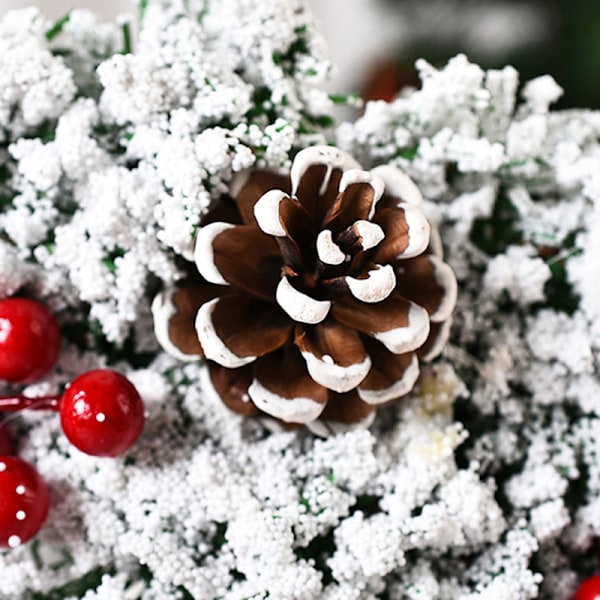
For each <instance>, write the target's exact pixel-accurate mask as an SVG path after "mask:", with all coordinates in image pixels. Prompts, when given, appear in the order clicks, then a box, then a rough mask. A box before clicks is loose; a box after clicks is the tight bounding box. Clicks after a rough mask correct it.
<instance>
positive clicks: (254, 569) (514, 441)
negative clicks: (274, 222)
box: [0, 0, 600, 600]
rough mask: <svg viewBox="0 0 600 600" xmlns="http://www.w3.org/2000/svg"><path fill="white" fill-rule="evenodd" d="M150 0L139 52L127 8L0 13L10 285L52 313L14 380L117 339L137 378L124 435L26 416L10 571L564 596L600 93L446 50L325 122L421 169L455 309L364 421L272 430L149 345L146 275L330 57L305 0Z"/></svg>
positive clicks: (589, 289) (592, 498)
mask: <svg viewBox="0 0 600 600" xmlns="http://www.w3.org/2000/svg"><path fill="white" fill-rule="evenodd" d="M139 9H140V13H141V21H140V31H139V36H138V40H137V42H136V49H135V51H134V52H129V48H128V47H127V45H128V43H129V42H128V41H127V40H128V36H127V35H126V36H125V37H123V34H124V33H127V32H128V31H129V28H130V26H129V24H128V22H126V21H124V22H123V23H122V24H121V25H120V26H117V25H101V24H99V23H97V22H96V21H95V20H94V19H93V18H92V17H91V16H90V15H89V14H88V13H84V12H79V11H74V12H72V13H70V16H69V18H68V19H65V20H63V21H61V22H60V23H58V24H57V25H56V26H54V27H53V26H52V24H51V23H48V22H46V21H45V20H44V18H43V17H42V16H41V14H40V12H39V11H37V10H33V9H32V10H27V11H21V12H17V13H10V14H9V15H8V16H7V17H5V19H4V20H3V21H2V22H1V23H0V82H1V84H2V85H0V90H2V91H1V92H0V125H1V127H0V292H1V295H3V296H8V295H12V294H14V293H25V294H28V295H32V296H35V297H38V298H41V299H42V300H44V301H45V302H46V303H48V304H49V305H50V306H51V308H52V309H53V310H54V311H55V312H56V314H57V316H58V318H59V321H60V324H61V327H62V330H63V335H64V338H65V339H64V344H63V351H62V353H61V359H60V361H59V364H58V366H57V368H56V369H55V371H54V372H53V373H51V374H50V375H49V376H48V377H47V378H46V379H45V380H43V381H41V382H39V383H37V384H36V385H35V386H33V385H32V386H29V388H28V389H26V390H25V391H26V392H28V393H30V394H32V395H34V394H38V395H41V394H45V393H46V394H51V393H56V392H57V390H58V389H59V387H60V385H61V384H63V383H64V382H65V381H69V380H70V379H72V377H73V376H74V375H75V374H77V373H81V372H83V371H85V370H86V369H89V368H93V367H95V366H104V365H107V364H110V365H111V366H112V367H113V368H117V369H119V370H121V371H122V372H123V373H125V374H126V375H127V376H128V377H129V378H130V379H131V380H132V381H133V383H134V384H135V385H136V386H137V388H138V390H139V391H140V393H141V395H142V396H143V398H144V400H145V403H146V407H147V424H146V429H145V431H144V434H143V435H142V437H141V438H140V440H139V442H138V443H137V444H136V446H134V447H133V448H132V449H131V450H130V451H129V452H128V453H127V454H126V455H125V456H123V457H120V458H117V459H99V458H94V457H90V456H87V455H84V454H82V453H80V452H79V451H77V450H76V449H74V448H73V447H72V446H70V445H69V444H68V442H67V441H66V439H65V438H64V436H62V435H61V433H60V430H59V424H58V423H57V420H56V419H55V418H53V416H45V415H43V414H41V413H35V412H31V413H27V414H23V415H19V416H18V417H16V418H15V420H14V422H13V423H12V425H13V426H14V428H15V431H17V432H19V431H21V432H23V434H24V435H23V436H22V437H21V438H20V440H19V454H20V456H22V457H23V458H24V459H25V460H28V461H30V462H32V463H34V464H35V465H36V468H37V469H38V470H39V471H40V473H41V474H42V475H43V477H44V479H45V480H46V481H47V482H48V484H49V487H50V490H51V494H52V510H51V513H50V516H49V519H48V521H47V524H46V526H45V528H44V529H43V530H42V531H41V533H40V534H39V535H38V537H37V538H36V539H35V540H34V541H32V542H30V543H28V544H25V545H23V546H22V547H20V548H17V549H15V550H12V551H5V552H4V551H3V552H0V574H1V575H0V598H43V597H46V596H47V595H49V594H53V595H52V597H60V598H69V599H70V598H84V599H85V600H108V599H111V600H112V599H114V598H127V599H131V600H137V599H140V600H167V599H172V598H182V599H188V598H198V599H204V598H207V599H212V598H218V599H220V600H221V599H222V600H242V599H248V598H252V599H255V600H258V599H263V598H276V599H278V600H316V599H325V600H341V599H343V600H376V599H386V598H387V599H399V600H403V599H407V600H423V599H425V598H426V599H429V600H495V599H502V600H530V599H534V598H545V599H548V600H549V599H553V600H568V599H569V598H570V597H572V594H573V592H574V590H575V588H576V586H577V584H578V582H580V581H582V580H583V579H584V578H585V577H587V576H589V575H591V574H592V573H593V572H594V570H595V564H594V563H595V557H594V552H593V543H594V539H595V538H597V537H598V536H600V502H599V500H598V497H599V494H600V465H599V464H598V459H597V457H598V456H599V455H600V379H599V377H598V373H599V371H600V300H599V299H600V287H599V286H600V278H599V277H598V259H597V257H598V253H599V252H600V242H599V240H600V177H599V176H598V169H597V164H598V159H599V158H600V143H599V139H600V116H599V115H598V114H596V113H592V112H588V111H552V110H550V105H551V104H552V102H554V101H555V100H556V99H557V98H558V97H559V95H560V91H561V90H560V88H559V87H558V85H557V84H556V83H555V82H554V81H553V80H552V79H551V78H549V77H541V78H539V79H536V80H534V81H532V82H529V83H526V84H525V85H523V86H522V87H521V88H519V84H518V77H517V73H516V72H515V70H514V69H511V68H505V69H503V70H501V71H489V72H484V71H482V70H481V69H480V68H479V67H478V66H477V65H474V64H472V63H470V62H469V61H468V60H467V59H466V58H465V57H463V56H458V57H456V58H454V59H453V60H451V61H450V63H449V64H448V65H447V66H446V67H444V68H442V69H440V70H437V69H435V68H433V67H432V66H430V65H428V64H427V63H425V62H423V61H421V62H419V63H418V67H419V70H420V72H421V76H422V80H423V84H422V87H421V88H420V89H419V90H412V91H409V92H406V93H403V94H402V95H401V96H400V97H398V98H397V99H396V100H395V101H393V102H391V103H389V104H388V103H384V102H374V103H368V104H367V105H366V108H365V111H364V113H363V114H362V115H361V116H360V117H359V118H357V119H356V120H355V121H354V122H348V123H344V124H342V125H340V126H339V127H337V129H336V130H335V132H333V133H331V136H334V135H335V141H336V143H337V145H338V146H339V147H342V148H343V149H344V150H347V151H348V152H349V153H350V154H352V155H354V156H355V157H356V158H357V159H359V160H360V161H361V163H362V164H363V165H364V166H365V167H367V168H368V167H371V166H377V165H380V164H385V163H391V164H394V165H396V166H399V167H400V168H402V169H403V170H405V171H406V172H407V173H408V174H409V175H410V176H411V177H413V178H414V179H415V181H416V182H417V183H418V185H419V187H420V189H421V190H422V191H423V193H424V196H425V206H426V209H427V212H428V216H429V217H430V219H431V221H432V222H433V223H434V224H436V225H437V228H438V229H439V231H440V233H441V238H442V240H443V245H444V247H445V252H446V254H445V258H444V260H445V261H446V262H448V263H449V264H450V265H451V266H452V268H453V269H454V271H455V273H456V274H457V278H458V280H459V299H458V308H457V310H456V315H455V321H454V328H453V333H452V337H451V342H450V345H449V346H448V348H447V349H446V351H445V353H444V354H443V355H442V357H441V358H440V359H438V360H437V361H436V362H434V363H432V364H431V365H430V366H428V367H426V368H424V369H423V372H422V374H421V377H420V380H419V382H418V384H417V386H416V388H415V389H414V391H413V392H412V393H411V394H410V395H409V396H407V398H406V399H405V400H403V401H402V402H399V403H396V404H394V405H393V406H390V407H387V408H382V409H381V410H380V411H379V412H378V415H377V418H376V419H375V422H374V424H373V425H372V426H371V427H370V429H368V430H365V429H357V430H354V431H349V432H346V433H343V434H338V435H336V436H333V437H330V438H326V439H320V438H317V437H315V436H313V435H312V434H311V433H310V432H307V431H306V430H304V429H300V430H287V431H286V430H277V431H272V430H271V429H270V428H269V426H268V424H267V423H263V422H261V421H259V420H252V419H244V418H242V417H239V416H237V415H234V414H233V413H231V412H230V411H229V410H228V409H227V408H226V407H225V406H224V405H223V404H222V402H221V401H220V399H219V398H217V397H216V394H215V392H214V390H213V389H212V388H211V385H210V384H209V381H208V376H207V372H206V367H205V366H204V365H202V364H200V363H197V362H190V363H181V362H178V361H177V360H175V359H173V358H171V357H169V356H167V355H166V354H164V353H162V352H158V351H157V350H156V345H154V342H153V334H152V331H151V320H150V308H149V305H150V302H151V300H152V298H153V296H154V294H155V292H156V291H157V290H158V289H159V288H160V287H161V286H162V285H168V284H170V283H172V282H173V281H175V280H176V279H178V278H179V277H181V276H182V273H181V271H180V269H181V266H180V264H181V263H180V257H184V258H189V253H190V248H191V245H192V243H193V237H194V233H195V230H196V228H197V226H198V223H199V219H200V217H201V215H202V214H203V213H204V211H205V210H206V208H207V207H208V206H209V204H210V203H211V201H212V200H214V199H216V198H217V197H219V196H220V195H221V194H222V193H223V192H225V191H226V190H227V189H228V184H229V182H230V181H231V179H232V177H233V175H234V173H236V172H237V171H241V170H243V169H245V168H247V167H250V166H253V165H262V166H271V167H277V166H289V164H290V163H291V159H292V158H293V156H294V155H295V154H296V152H297V151H298V150H299V149H301V148H303V147H305V146H307V145H310V144H312V143H314V142H320V143H323V142H324V141H327V140H328V138H327V131H325V130H323V128H322V126H324V125H326V124H328V123H329V118H328V116H329V115H330V113H331V106H330V102H329V100H328V98H327V96H325V95H324V94H323V93H321V92H319V91H318V89H317V88H316V87H314V86H313V84H314V83H316V82H317V81H319V80H320V79H321V78H322V77H323V76H324V75H325V74H326V72H327V70H328V69H329V65H328V63H327V60H326V57H325V54H324V51H323V48H322V44H321V41H320V38H319V37H318V34H317V33H316V32H315V29H314V27H313V24H312V21H311V18H310V15H309V14H308V13H307V11H306V9H305V7H304V5H303V3H302V2H300V0H294V1H289V0H262V1H258V0H212V1H206V0H205V1H200V0H188V1H185V2H184V1H183V0H181V1H176V0H174V1H172V2H167V1H165V2H158V1H156V2H153V1H152V0H148V1H145V0H141V1H140V2H139ZM519 96H520V98H521V99H520V100H519ZM328 141H334V140H333V137H332V139H329V140H328ZM109 342H113V343H116V344H117V345H120V346H121V348H120V349H119V348H115V345H114V344H111V343H109ZM48 597H50V596H48Z"/></svg>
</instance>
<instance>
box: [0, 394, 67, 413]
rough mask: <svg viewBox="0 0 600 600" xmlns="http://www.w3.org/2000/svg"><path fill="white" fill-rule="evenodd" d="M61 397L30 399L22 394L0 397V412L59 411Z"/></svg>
mask: <svg viewBox="0 0 600 600" xmlns="http://www.w3.org/2000/svg"><path fill="white" fill-rule="evenodd" d="M61 398H62V396H39V397H38V398H30V397H29V396H23V395H22V394H19V395H16V396H0V412H16V411H19V410H24V409H29V410H54V411H56V412H58V411H59V410H60V400H61Z"/></svg>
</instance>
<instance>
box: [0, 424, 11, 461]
mask: <svg viewBox="0 0 600 600" xmlns="http://www.w3.org/2000/svg"><path fill="white" fill-rule="evenodd" d="M12 452H13V439H12V435H10V430H9V429H8V427H7V426H6V425H5V424H4V423H3V422H2V421H0V456H4V455H5V454H12Z"/></svg>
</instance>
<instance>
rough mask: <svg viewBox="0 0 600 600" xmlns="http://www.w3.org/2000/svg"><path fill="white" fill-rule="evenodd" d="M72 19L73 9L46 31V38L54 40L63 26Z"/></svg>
mask: <svg viewBox="0 0 600 600" xmlns="http://www.w3.org/2000/svg"><path fill="white" fill-rule="evenodd" d="M70 19H71V11H69V12H68V13H67V14H66V15H65V16H64V17H61V18H60V19H59V20H58V21H56V23H54V25H52V27H50V29H48V31H46V39H47V40H48V41H50V40H53V39H54V38H55V37H56V36H57V35H58V34H59V33H60V32H61V31H62V30H63V27H64V26H65V25H66V24H67V23H68V22H69V20H70Z"/></svg>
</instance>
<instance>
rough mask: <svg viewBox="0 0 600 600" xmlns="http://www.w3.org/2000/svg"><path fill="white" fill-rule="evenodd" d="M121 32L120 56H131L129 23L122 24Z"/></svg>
mask: <svg viewBox="0 0 600 600" xmlns="http://www.w3.org/2000/svg"><path fill="white" fill-rule="evenodd" d="M121 31H122V32H123V50H121V52H120V54H131V27H130V26H129V23H123V25H121Z"/></svg>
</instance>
